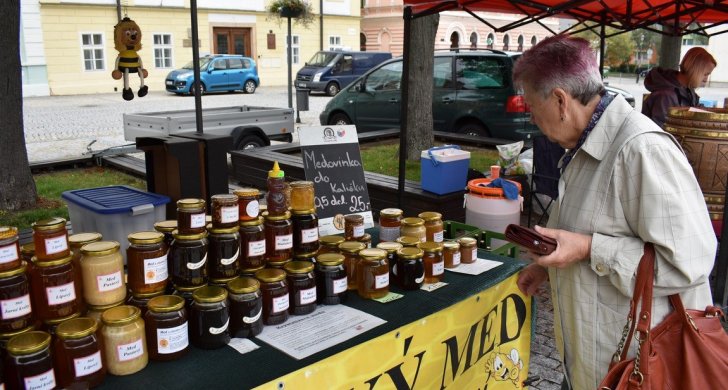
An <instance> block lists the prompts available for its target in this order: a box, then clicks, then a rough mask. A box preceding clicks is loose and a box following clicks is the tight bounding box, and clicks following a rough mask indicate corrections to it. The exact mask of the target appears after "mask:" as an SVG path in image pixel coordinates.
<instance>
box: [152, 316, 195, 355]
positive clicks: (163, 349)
mask: <svg viewBox="0 0 728 390" xmlns="http://www.w3.org/2000/svg"><path fill="white" fill-rule="evenodd" d="M189 344H190V341H189V336H188V333H187V322H185V323H184V324H182V325H179V326H175V327H174V328H166V329H159V328H157V352H159V353H160V354H169V353H175V352H179V351H181V350H183V349H185V348H187V346H188V345H189Z"/></svg>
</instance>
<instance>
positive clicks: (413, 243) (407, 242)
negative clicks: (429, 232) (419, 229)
mask: <svg viewBox="0 0 728 390" xmlns="http://www.w3.org/2000/svg"><path fill="white" fill-rule="evenodd" d="M420 242H422V241H420V239H419V237H412V236H402V237H398V238H397V243H398V244H402V246H403V247H417V245H419V243H420Z"/></svg>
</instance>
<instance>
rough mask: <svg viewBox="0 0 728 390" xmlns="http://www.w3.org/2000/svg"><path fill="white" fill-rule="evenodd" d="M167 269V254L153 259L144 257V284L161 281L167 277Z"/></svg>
mask: <svg viewBox="0 0 728 390" xmlns="http://www.w3.org/2000/svg"><path fill="white" fill-rule="evenodd" d="M168 272H169V271H167V255H166V254H164V255H162V256H160V257H155V258H153V259H144V284H154V283H158V282H163V281H165V280H167V278H169V273H168Z"/></svg>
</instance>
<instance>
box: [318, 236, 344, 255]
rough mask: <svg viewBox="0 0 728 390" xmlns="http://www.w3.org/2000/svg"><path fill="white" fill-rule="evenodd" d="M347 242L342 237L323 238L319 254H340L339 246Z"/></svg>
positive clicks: (320, 241)
mask: <svg viewBox="0 0 728 390" xmlns="http://www.w3.org/2000/svg"><path fill="white" fill-rule="evenodd" d="M344 241H346V239H345V238H344V237H342V236H336V235H330V236H323V237H321V238H319V244H320V246H319V250H318V254H320V255H321V254H324V253H340V252H339V245H340V244H341V243H342V242H344Z"/></svg>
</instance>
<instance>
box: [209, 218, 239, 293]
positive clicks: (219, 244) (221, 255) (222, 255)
mask: <svg viewBox="0 0 728 390" xmlns="http://www.w3.org/2000/svg"><path fill="white" fill-rule="evenodd" d="M239 229H240V228H239V227H238V226H237V220H236V225H235V226H233V227H231V228H216V227H213V226H212V225H208V227H207V231H208V232H209V233H210V235H209V236H208V241H209V246H208V250H207V275H208V277H209V278H210V279H214V280H220V279H231V278H234V277H236V276H238V272H239V268H240V266H239V259H240V233H238V230H239Z"/></svg>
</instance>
